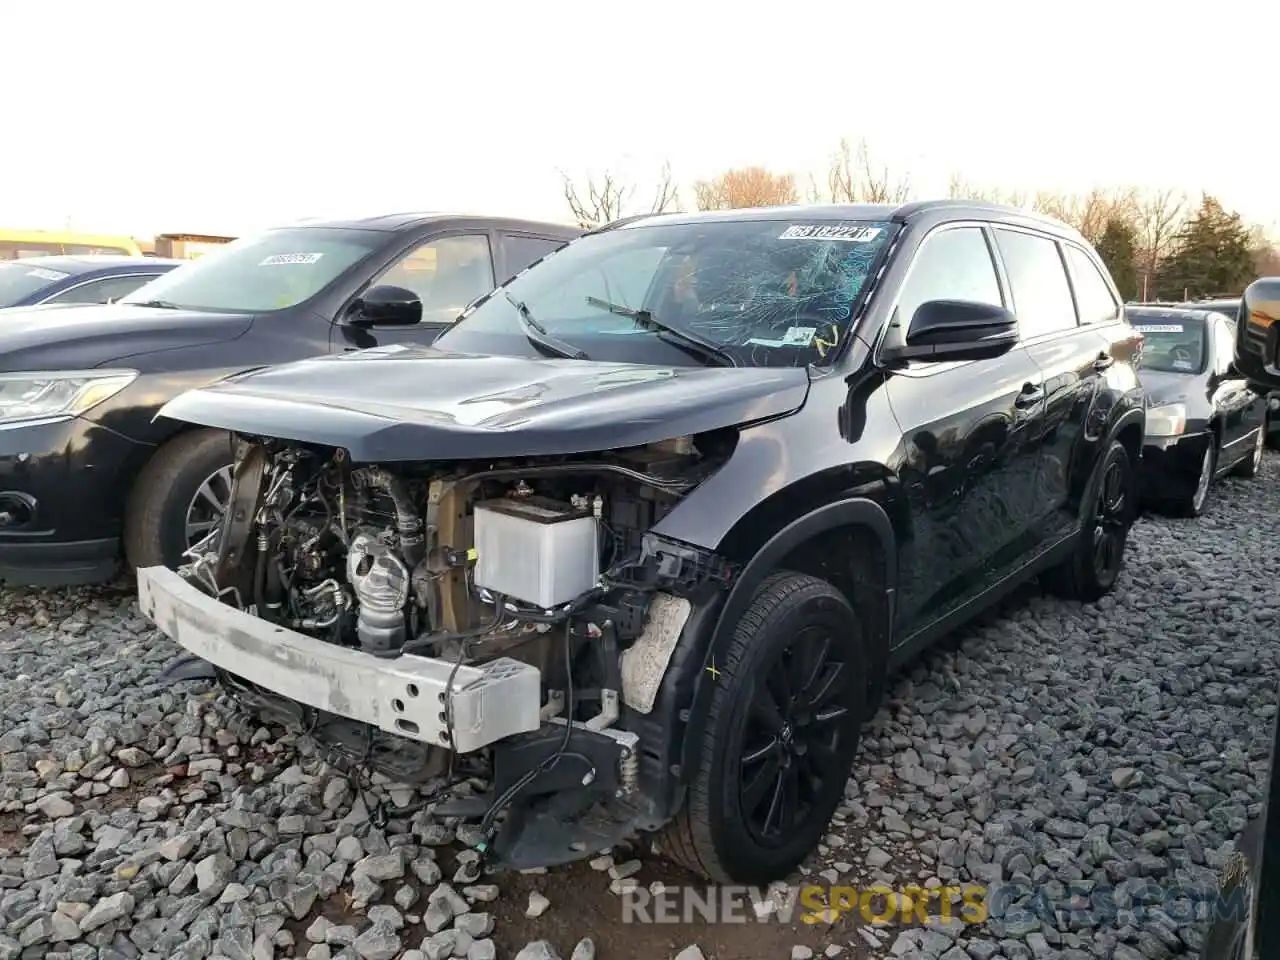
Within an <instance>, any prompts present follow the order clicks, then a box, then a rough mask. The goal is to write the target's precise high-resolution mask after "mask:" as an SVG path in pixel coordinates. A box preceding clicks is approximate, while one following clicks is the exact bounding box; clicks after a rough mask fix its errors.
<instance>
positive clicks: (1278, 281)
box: [1235, 277, 1280, 390]
mask: <svg viewBox="0 0 1280 960" xmlns="http://www.w3.org/2000/svg"><path fill="white" fill-rule="evenodd" d="M1235 355H1236V356H1235V362H1236V366H1237V367H1238V368H1239V370H1240V373H1241V374H1242V375H1243V376H1244V377H1246V378H1248V380H1249V381H1250V382H1251V383H1252V384H1254V385H1255V386H1256V387H1258V388H1260V389H1264V390H1280V373H1277V371H1276V368H1277V366H1280V277H1261V278H1259V279H1257V280H1255V281H1253V283H1251V284H1249V286H1248V287H1246V288H1245V291H1244V296H1243V297H1242V298H1241V302H1240V315H1239V317H1238V318H1237V319H1236V344H1235Z"/></svg>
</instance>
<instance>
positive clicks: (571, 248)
mask: <svg viewBox="0 0 1280 960" xmlns="http://www.w3.org/2000/svg"><path fill="white" fill-rule="evenodd" d="M895 229H896V225H894V224H891V223H885V222H873V221H826V222H824V221H812V220H806V219H805V218H804V216H803V214H801V213H799V212H797V218H796V220H794V221H785V220H781V221H780V220H729V221H718V222H717V221H699V222H695V223H674V224H655V225H638V226H635V227H624V228H619V229H616V230H610V231H606V232H604V233H599V234H594V235H589V236H585V237H582V238H580V239H578V240H575V241H574V242H572V243H570V244H569V245H568V246H567V247H565V248H563V249H562V250H560V251H558V252H557V253H554V254H552V255H551V256H549V257H548V258H547V259H545V260H543V261H542V262H541V263H539V264H537V265H536V266H534V267H533V268H532V269H530V270H529V271H528V272H527V273H524V274H523V275H521V276H518V277H516V278H515V279H514V280H512V281H511V282H510V283H509V284H508V285H507V286H506V288H505V289H504V290H502V291H499V292H498V293H497V294H495V295H494V296H492V297H490V298H489V299H488V300H485V301H484V302H482V303H481V304H480V306H479V307H477V308H476V309H475V310H474V311H473V312H472V313H470V314H469V315H465V316H464V317H463V318H462V319H460V320H459V321H458V323H457V324H455V326H454V328H453V329H452V330H450V331H448V332H447V333H445V334H444V336H443V337H441V339H440V340H439V341H438V343H439V345H440V346H441V347H442V348H444V349H449V344H450V342H451V341H452V340H455V339H456V340H457V341H458V342H459V343H462V342H465V341H467V340H470V339H471V335H473V334H491V335H492V334H496V335H515V336H522V334H521V326H520V312H519V311H518V310H517V309H516V307H515V306H514V305H513V303H512V301H515V302H516V303H521V304H523V305H524V306H526V307H527V308H528V314H527V315H528V317H529V318H530V319H532V320H533V321H535V322H536V323H537V324H538V325H539V326H541V327H542V328H543V329H544V330H545V331H546V334H547V335H550V336H551V337H554V338H556V339H557V340H561V341H564V342H566V343H568V344H570V345H572V346H574V347H577V348H579V349H581V350H583V351H584V352H586V353H587V354H588V355H589V356H591V357H592V358H593V359H612V360H626V359H628V357H627V354H626V347H627V346H628V344H636V343H637V342H638V341H639V340H644V341H646V342H650V343H651V341H652V340H653V339H654V338H657V339H663V338H664V334H663V333H662V332H660V331H655V330H653V329H651V328H646V327H644V326H642V325H641V323H638V322H637V317H636V316H635V313H636V312H637V311H643V312H645V313H648V314H649V315H650V316H651V317H652V318H653V320H654V321H656V322H658V323H661V324H663V325H665V326H668V327H674V328H676V329H677V330H678V331H680V332H681V333H686V334H690V335H693V336H696V337H699V338H700V339H703V340H708V341H711V342H712V343H714V344H715V345H716V346H718V347H720V348H722V349H723V350H724V351H725V352H727V353H728V354H730V355H731V356H732V357H733V358H734V360H735V362H736V363H738V364H739V365H741V366H801V365H806V364H810V363H822V362H823V360H824V359H825V358H827V357H829V356H830V355H831V354H832V353H833V352H834V351H835V349H836V348H837V347H838V346H839V344H840V342H841V340H842V338H844V337H845V336H846V335H847V334H848V328H849V323H850V318H851V315H852V311H853V309H854V307H855V306H856V305H857V302H858V297H859V295H860V294H861V293H862V290H863V287H864V286H865V285H866V282H867V278H868V277H869V276H870V275H871V274H872V271H873V270H874V269H876V266H877V263H878V261H879V259H880V255H881V254H882V253H883V252H884V250H885V249H886V247H887V246H888V243H889V240H890V239H891V237H892V235H893V232H894V230H895ZM640 319H641V320H643V318H640ZM631 338H635V339H631ZM632 349H633V350H634V347H633V348H632Z"/></svg>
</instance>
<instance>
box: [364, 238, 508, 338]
mask: <svg viewBox="0 0 1280 960" xmlns="http://www.w3.org/2000/svg"><path fill="white" fill-rule="evenodd" d="M375 283H378V284H384V283H385V284H389V285H391V286H396V287H404V288H405V289H406V290H412V291H413V292H414V293H416V294H417V295H418V299H419V300H421V301H422V319H423V321H424V322H426V323H451V322H453V321H454V320H455V319H457V317H458V314H460V313H461V312H462V311H463V310H465V309H466V307H467V304H469V303H470V302H471V301H472V300H474V299H476V297H479V296H481V295H483V294H486V293H488V292H489V291H490V290H492V289H493V288H494V279H493V258H492V256H491V254H490V252H489V238H488V237H487V236H485V235H484V234H482V233H477V234H469V235H466V236H458V237H440V238H439V239H436V240H429V241H428V242H426V243H423V244H419V245H418V246H416V247H414V248H413V249H412V250H410V251H409V252H408V253H406V254H405V255H404V256H403V257H401V258H400V259H399V260H397V261H396V262H395V263H393V264H392V265H391V266H390V267H388V268H387V269H386V270H385V271H383V273H382V274H381V275H380V276H379V277H378V279H377V280H376V281H375Z"/></svg>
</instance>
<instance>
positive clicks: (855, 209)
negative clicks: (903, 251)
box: [601, 200, 1083, 241]
mask: <svg viewBox="0 0 1280 960" xmlns="http://www.w3.org/2000/svg"><path fill="white" fill-rule="evenodd" d="M798 219H803V220H806V221H810V222H812V221H818V222H824V221H840V220H878V221H889V222H893V223H910V222H915V221H918V220H923V219H931V220H966V219H973V220H991V221H994V222H998V223H1008V224H1011V225H1018V224H1021V225H1025V226H1034V227H1037V228H1039V229H1043V230H1047V231H1049V232H1053V233H1057V234H1059V235H1061V236H1064V237H1070V238H1071V239H1073V240H1077V241H1082V240H1083V237H1081V235H1080V233H1079V232H1078V231H1077V230H1075V229H1074V228H1073V227H1071V226H1070V225H1068V224H1065V223H1063V222H1062V221H1061V220H1055V219H1054V218H1053V217H1048V216H1045V215H1044V214H1041V213H1035V212H1032V211H1030V210H1023V209H1021V208H1020V207H1011V206H1007V205H1005V204H1001V203H982V202H979V201H975V200H915V201H912V202H911V203H828V204H807V205H806V204H793V205H789V206H776V207H743V208H739V209H733V210H704V211H699V212H696V213H661V214H651V215H647V216H645V215H640V216H634V217H626V218H624V219H622V220H617V221H614V222H613V223H612V224H606V225H605V226H604V227H603V228H601V229H602V230H608V229H618V230H628V229H633V228H640V227H646V226H655V225H664V224H684V223H727V222H734V221H750V220H757V221H758V220H773V221H779V222H782V221H787V220H798Z"/></svg>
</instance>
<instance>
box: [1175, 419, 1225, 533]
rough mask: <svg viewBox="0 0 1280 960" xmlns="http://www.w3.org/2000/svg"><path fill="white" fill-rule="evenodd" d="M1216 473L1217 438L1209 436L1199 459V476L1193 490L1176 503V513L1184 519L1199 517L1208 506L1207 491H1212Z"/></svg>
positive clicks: (1215, 435) (1212, 434) (1211, 434)
mask: <svg viewBox="0 0 1280 960" xmlns="http://www.w3.org/2000/svg"><path fill="white" fill-rule="evenodd" d="M1217 473H1218V437H1217V434H1215V433H1210V434H1209V443H1208V445H1207V446H1206V447H1205V451H1204V455H1203V456H1202V457H1201V458H1200V476H1199V477H1198V478H1197V479H1196V486H1195V489H1194V490H1192V491H1191V493H1189V494H1187V495H1186V497H1184V498H1183V499H1182V500H1181V501H1180V502H1179V503H1178V505H1177V506H1178V512H1179V513H1180V514H1182V515H1183V516H1184V517H1198V516H1201V515H1202V514H1203V513H1204V511H1205V507H1207V506H1208V505H1209V491H1210V490H1212V489H1213V481H1214V477H1215V476H1216V475H1217Z"/></svg>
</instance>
